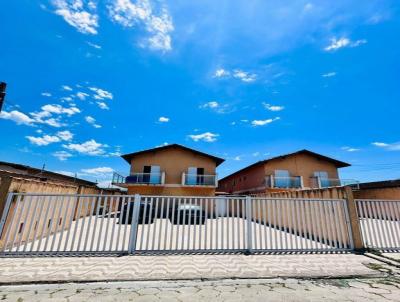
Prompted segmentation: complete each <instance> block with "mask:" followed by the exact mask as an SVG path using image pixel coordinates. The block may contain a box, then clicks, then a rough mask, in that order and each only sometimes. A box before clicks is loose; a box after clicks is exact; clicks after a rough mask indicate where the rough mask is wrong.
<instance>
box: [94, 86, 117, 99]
mask: <svg viewBox="0 0 400 302" xmlns="http://www.w3.org/2000/svg"><path fill="white" fill-rule="evenodd" d="M89 89H90V90H91V91H94V92H95V93H96V94H95V95H94V96H93V97H94V98H95V99H96V100H104V99H110V100H112V99H113V97H114V96H113V94H112V93H111V92H109V91H107V90H104V89H101V88H97V87H89Z"/></svg>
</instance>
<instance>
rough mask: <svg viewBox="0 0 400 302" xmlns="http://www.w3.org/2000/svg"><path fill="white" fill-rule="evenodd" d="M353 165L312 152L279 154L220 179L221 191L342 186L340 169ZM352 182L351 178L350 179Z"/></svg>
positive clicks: (241, 191) (249, 192)
mask: <svg viewBox="0 0 400 302" xmlns="http://www.w3.org/2000/svg"><path fill="white" fill-rule="evenodd" d="M348 166H350V164H348V163H345V162H342V161H339V160H336V159H333V158H330V157H327V156H324V155H321V154H318V153H315V152H312V151H309V150H300V151H297V152H294V153H290V154H286V155H282V156H277V157H274V158H270V159H266V160H263V161H259V162H257V163H254V164H252V165H250V166H247V167H245V168H243V169H241V170H239V171H237V172H234V173H233V174H231V175H228V176H226V177H224V178H223V179H221V180H220V181H219V186H218V192H221V193H228V194H256V193H267V192H278V191H284V190H299V189H311V188H312V189H315V188H328V187H335V186H342V185H345V184H347V183H345V182H344V181H343V180H341V179H340V178H339V172H338V169H339V168H344V167H348ZM350 182H351V181H350Z"/></svg>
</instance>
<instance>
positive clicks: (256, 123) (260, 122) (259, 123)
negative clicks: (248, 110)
mask: <svg viewBox="0 0 400 302" xmlns="http://www.w3.org/2000/svg"><path fill="white" fill-rule="evenodd" d="M277 120H280V117H276V118H270V119H266V120H253V121H252V122H251V124H252V125H253V126H254V127H257V126H265V125H268V124H271V123H272V122H275V121H277Z"/></svg>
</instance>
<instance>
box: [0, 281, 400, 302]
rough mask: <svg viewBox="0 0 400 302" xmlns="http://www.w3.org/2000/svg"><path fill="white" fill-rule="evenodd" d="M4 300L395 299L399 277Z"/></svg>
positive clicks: (0, 292)
mask: <svg viewBox="0 0 400 302" xmlns="http://www.w3.org/2000/svg"><path fill="white" fill-rule="evenodd" d="M0 297H1V300H2V301H4V302H8V301H9V302H15V301H32V302H33V301H38V302H39V301H40V302H43V301H51V302H54V301H59V302H74V301H77V302H78V301H79V302H81V301H94V302H97V301H110V302H111V301H115V302H121V301H135V302H154V301H163V302H183V301H188V302H197V301H199V302H200V301H215V302H254V301H260V302H261V301H262V302H264V301H273V302H305V301H307V302H332V301H348V302H353V301H354V302H370V301H371V302H378V301H382V302H388V301H393V302H395V301H399V297H400V280H399V279H396V278H393V277H386V278H378V279H365V278H363V279H329V280H328V279H312V280H298V279H245V280H243V279H241V280H238V279H236V280H232V279H226V280H213V281H210V280H208V281H202V280H189V281H136V282H132V281H128V282H96V283H79V284H77V283H64V284H33V285H13V286H0Z"/></svg>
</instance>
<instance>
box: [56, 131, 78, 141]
mask: <svg viewBox="0 0 400 302" xmlns="http://www.w3.org/2000/svg"><path fill="white" fill-rule="evenodd" d="M57 136H58V137H59V138H61V139H62V140H63V141H70V140H71V139H72V138H73V137H74V134H73V133H71V132H70V131H69V130H65V131H58V132H57Z"/></svg>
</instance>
